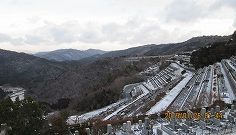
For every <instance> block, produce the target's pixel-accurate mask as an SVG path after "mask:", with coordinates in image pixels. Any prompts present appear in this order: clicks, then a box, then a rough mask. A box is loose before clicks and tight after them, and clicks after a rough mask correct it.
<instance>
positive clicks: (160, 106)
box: [147, 72, 193, 115]
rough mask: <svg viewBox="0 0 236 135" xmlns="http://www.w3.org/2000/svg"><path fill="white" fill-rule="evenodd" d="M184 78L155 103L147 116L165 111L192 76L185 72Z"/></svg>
mask: <svg viewBox="0 0 236 135" xmlns="http://www.w3.org/2000/svg"><path fill="white" fill-rule="evenodd" d="M184 75H185V78H184V79H183V80H182V81H181V82H180V83H178V84H177V85H176V86H175V87H174V88H173V89H172V90H171V91H170V92H169V93H168V94H167V95H166V96H165V97H164V98H162V100H161V101H159V102H157V103H156V104H155V105H154V106H153V107H152V108H151V109H150V110H149V111H148V112H147V114H148V115H149V114H154V113H157V112H161V111H163V110H165V109H166V108H167V107H168V106H169V105H170V104H171V102H172V101H173V100H174V99H175V97H176V96H177V95H178V94H179V93H180V92H181V90H182V89H183V88H184V87H185V85H186V84H187V83H188V81H189V80H190V79H191V78H192V76H193V74H192V73H190V72H187V73H185V74H184Z"/></svg>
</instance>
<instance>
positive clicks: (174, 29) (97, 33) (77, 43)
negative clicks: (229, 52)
mask: <svg viewBox="0 0 236 135" xmlns="http://www.w3.org/2000/svg"><path fill="white" fill-rule="evenodd" d="M0 18H1V20H0V21H1V22H0V48H1V49H7V50H14V51H19V52H28V53H34V52H39V51H50V50H56V49H60V48H75V49H81V50H85V49H89V48H95V49H103V50H117V49H126V48H129V47H134V46H140V45H144V44H151V43H155V44H160V43H172V42H181V41H185V40H187V39H189V38H191V37H193V36H202V35H229V34H232V33H233V31H234V30H235V28H236V0H0Z"/></svg>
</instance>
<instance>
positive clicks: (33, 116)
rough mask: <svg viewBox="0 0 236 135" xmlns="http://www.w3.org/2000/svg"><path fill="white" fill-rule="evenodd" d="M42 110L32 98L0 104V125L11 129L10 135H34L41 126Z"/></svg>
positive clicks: (8, 100) (9, 100) (6, 101)
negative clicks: (5, 125)
mask: <svg viewBox="0 0 236 135" xmlns="http://www.w3.org/2000/svg"><path fill="white" fill-rule="evenodd" d="M42 116H43V109H42V106H41V105H40V104H38V103H37V102H35V101H34V100H33V99H32V98H26V99H24V100H22V101H19V100H16V101H15V102H12V101H11V99H10V98H8V99H5V100H2V101H1V102H0V123H1V124H3V123H5V124H7V126H8V127H11V129H12V130H11V131H9V134H10V135H36V134H39V133H40V130H41V128H42V125H43V117H42Z"/></svg>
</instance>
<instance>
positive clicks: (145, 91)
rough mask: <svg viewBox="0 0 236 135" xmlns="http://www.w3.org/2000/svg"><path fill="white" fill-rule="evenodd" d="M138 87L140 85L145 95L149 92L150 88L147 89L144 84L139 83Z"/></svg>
mask: <svg viewBox="0 0 236 135" xmlns="http://www.w3.org/2000/svg"><path fill="white" fill-rule="evenodd" d="M137 87H139V88H140V89H141V90H142V91H143V93H144V94H145V95H146V94H148V93H149V90H147V89H146V88H145V87H144V86H143V84H141V85H138V86H137Z"/></svg>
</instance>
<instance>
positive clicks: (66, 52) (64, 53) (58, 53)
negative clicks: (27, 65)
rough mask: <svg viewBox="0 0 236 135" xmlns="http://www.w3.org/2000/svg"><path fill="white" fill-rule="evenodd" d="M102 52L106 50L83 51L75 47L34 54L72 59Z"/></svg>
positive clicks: (42, 56) (58, 58)
mask: <svg viewBox="0 0 236 135" xmlns="http://www.w3.org/2000/svg"><path fill="white" fill-rule="evenodd" d="M104 53H106V51H102V50H96V49H88V50H85V51H81V50H76V49H60V50H55V51H51V52H39V53H36V54H34V55H35V56H37V57H41V58H45V59H48V60H55V61H72V60H80V59H83V58H87V57H91V56H94V55H101V54H104Z"/></svg>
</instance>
